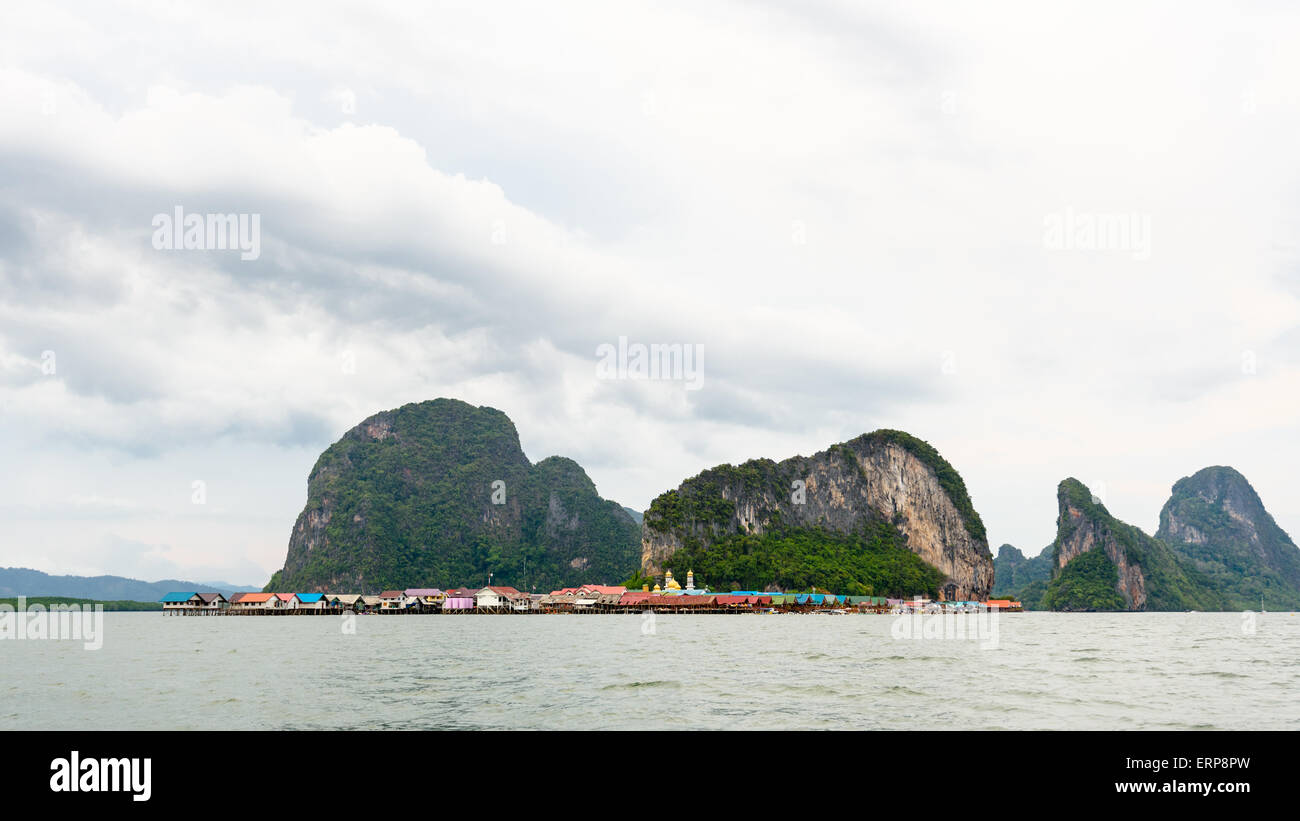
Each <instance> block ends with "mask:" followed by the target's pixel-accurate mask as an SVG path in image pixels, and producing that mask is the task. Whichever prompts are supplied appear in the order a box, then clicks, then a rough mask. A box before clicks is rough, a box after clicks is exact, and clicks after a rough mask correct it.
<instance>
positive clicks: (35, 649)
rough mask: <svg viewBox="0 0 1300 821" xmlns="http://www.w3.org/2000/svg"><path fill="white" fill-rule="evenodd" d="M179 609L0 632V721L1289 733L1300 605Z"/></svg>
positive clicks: (50, 725) (1296, 725)
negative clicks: (193, 612) (896, 611)
mask: <svg viewBox="0 0 1300 821" xmlns="http://www.w3.org/2000/svg"><path fill="white" fill-rule="evenodd" d="M1256 618H1257V622H1256V624H1255V631H1254V633H1253V634H1251V633H1247V632H1245V631H1243V624H1244V619H1245V617H1243V615H1242V614H1236V613H1195V614H1183V613H1126V614H1058V613H1023V614H1005V615H1002V616H1001V617H1000V619H999V622H998V641H997V647H996V648H982V647H981V642H979V641H973V640H969V639H967V640H944V639H923V640H916V639H896V638H894V637H893V633H892V631H891V625H892V624H893V623H894V617H891V616H880V615H856V614H854V615H847V616H815V615H780V616H758V615H752V616H751V615H744V616H707V615H701V616H687V615H660V616H658V617H657V618H656V619H655V621H654V624H653V628H654V630H653V632H652V633H649V634H647V633H646V632H645V630H646V625H645V622H644V621H643V619H642V618H641V617H640V616H454V617H453V616H398V617H389V616H363V617H359V618H355V619H354V624H355V628H356V630H355V634H346V633H344V632H343V630H342V629H341V625H342V622H341V620H340V619H339V618H338V617H334V616H327V617H237V618H230V617H226V618H177V617H164V616H162V615H161V614H157V613H106V614H104V620H105V624H104V631H105V636H104V643H103V647H102V649H100V650H97V651H87V650H85V649H83V648H82V645H81V644H80V643H79V642H71V641H64V642H56V641H28V640H23V641H15V640H7V641H0V693H3V700H0V729H43V730H45V729H69V730H79V729H171V730H192V729H205V730H206V729H240V730H249V729H281V728H283V729H336V728H342V729H352V728H357V729H395V728H396V729H417V728H418V729H425V728H428V729H515V728H524V729H809V728H817V729H821V728H825V729H855V730H861V729H952V730H970V729H1049V728H1050V729H1192V728H1207V729H1289V730H1295V729H1300V698H1297V696H1300V663H1297V659H1298V658H1300V616H1296V615H1295V614H1292V613H1268V614H1263V615H1260V616H1258V617H1256Z"/></svg>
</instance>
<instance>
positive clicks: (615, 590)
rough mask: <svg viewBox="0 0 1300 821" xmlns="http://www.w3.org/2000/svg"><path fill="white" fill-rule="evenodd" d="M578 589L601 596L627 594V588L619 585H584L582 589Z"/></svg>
mask: <svg viewBox="0 0 1300 821" xmlns="http://www.w3.org/2000/svg"><path fill="white" fill-rule="evenodd" d="M578 589H579V590H581V591H583V592H592V593H599V594H601V595H602V596H618V595H622V594H623V593H626V592H627V588H626V587H624V586H623V585H621V584H619V585H609V584H584V585H583V586H582V587H579V588H578Z"/></svg>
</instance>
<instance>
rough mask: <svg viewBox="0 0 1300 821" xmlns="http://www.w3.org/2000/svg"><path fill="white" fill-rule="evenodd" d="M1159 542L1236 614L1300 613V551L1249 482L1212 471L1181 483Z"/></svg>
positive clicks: (1164, 514) (1163, 517)
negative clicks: (1218, 593) (1262, 611)
mask: <svg viewBox="0 0 1300 821" xmlns="http://www.w3.org/2000/svg"><path fill="white" fill-rule="evenodd" d="M1156 536H1158V537H1159V538H1161V539H1163V540H1164V541H1166V542H1168V543H1169V545H1170V547H1172V548H1173V549H1174V551H1175V552H1177V553H1179V554H1181V555H1182V556H1185V557H1186V558H1188V559H1190V560H1191V561H1192V562H1193V563H1194V565H1195V566H1196V568H1197V569H1198V570H1199V571H1200V572H1202V573H1204V574H1205V575H1206V576H1207V577H1208V578H1209V579H1210V581H1211V582H1212V583H1213V584H1214V585H1215V586H1216V587H1217V588H1218V589H1219V590H1220V591H1221V592H1222V593H1223V595H1224V597H1225V599H1226V600H1227V603H1228V605H1229V606H1230V607H1232V608H1233V609H1253V608H1257V607H1259V606H1260V600H1261V598H1262V599H1263V602H1264V606H1265V608H1273V609H1288V610H1289V609H1295V608H1297V607H1300V548H1297V547H1296V544H1295V542H1293V541H1291V537H1290V536H1288V535H1287V534H1286V532H1285V531H1283V530H1282V528H1280V527H1278V525H1277V522H1275V521H1274V520H1273V517H1272V516H1270V515H1269V513H1268V511H1267V510H1265V509H1264V503H1263V502H1262V501H1261V500H1260V498H1259V495H1258V494H1257V493H1255V489H1254V488H1253V487H1251V485H1250V482H1248V481H1246V477H1245V476H1242V475H1241V474H1240V473H1238V472H1237V471H1236V470H1233V469H1232V468H1230V467H1208V468H1205V469H1203V470H1200V471H1198V472H1197V473H1195V474H1194V475H1192V476H1188V477H1186V478H1183V479H1180V480H1178V482H1177V483H1176V484H1175V485H1174V488H1173V495H1172V496H1170V498H1169V501H1168V502H1166V503H1165V506H1164V508H1163V509H1162V510H1161V511H1160V529H1159V530H1158V531H1156Z"/></svg>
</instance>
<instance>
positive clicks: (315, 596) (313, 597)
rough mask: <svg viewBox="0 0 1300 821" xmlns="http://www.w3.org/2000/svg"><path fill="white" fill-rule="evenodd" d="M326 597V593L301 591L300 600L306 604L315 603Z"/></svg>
mask: <svg viewBox="0 0 1300 821" xmlns="http://www.w3.org/2000/svg"><path fill="white" fill-rule="evenodd" d="M324 597H325V594H324V593H299V594H298V601H300V602H303V603H304V604H315V603H316V602H318V601H320V600H321V599H323V598H324Z"/></svg>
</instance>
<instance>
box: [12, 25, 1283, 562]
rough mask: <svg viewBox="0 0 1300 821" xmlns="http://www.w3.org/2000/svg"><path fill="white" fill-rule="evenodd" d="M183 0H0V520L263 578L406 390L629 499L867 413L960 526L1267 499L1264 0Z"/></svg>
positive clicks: (1278, 116) (1274, 426)
mask: <svg viewBox="0 0 1300 821" xmlns="http://www.w3.org/2000/svg"><path fill="white" fill-rule="evenodd" d="M184 5H185V4H176V3H126V4H120V5H115V4H109V3H86V4H84V5H83V4H72V3H64V4H59V7H58V8H53V7H47V6H46V4H32V3H18V4H15V3H9V4H5V5H4V6H3V8H2V9H0V106H2V108H0V460H2V461H3V466H4V467H3V470H0V566H4V565H8V566H27V567H34V568H37V569H40V570H45V571H48V572H53V573H117V574H122V575H128V576H135V577H141V578H146V579H156V578H163V577H181V578H188V579H193V580H217V579H220V580H226V581H230V582H236V583H248V584H262V583H264V582H265V581H266V579H267V578H268V576H269V574H270V573H271V572H272V571H273V570H275V569H277V568H278V567H280V566H281V564H282V563H283V560H284V555H285V550H286V546H287V543H288V538H289V531H290V527H291V525H292V524H293V522H294V519H295V518H296V517H297V515H298V513H299V511H300V510H301V509H302V506H303V504H304V502H305V499H306V486H307V474H308V472H309V470H310V469H311V467H312V464H313V463H314V462H315V459H316V457H317V456H318V455H319V453H320V451H322V450H323V449H324V448H325V447H327V446H328V445H329V444H330V443H331V442H333V441H334V440H336V439H337V438H338V437H339V436H340V435H341V434H342V433H344V432H345V431H346V430H347V429H349V428H350V427H352V426H353V425H355V424H356V423H357V422H359V421H361V420H362V419H363V418H365V417H366V416H368V415H370V414H372V413H374V412H377V411H380V410H383V409H387V408H392V407H396V406H398V405H401V404H403V403H406V402H412V401H418V400H424V399H432V398H435V397H439V396H449V397H456V398H460V399H463V400H466V401H468V402H471V403H474V404H478V405H490V406H492V407H495V408H499V409H501V410H502V411H504V412H505V413H507V414H508V415H509V416H510V418H511V419H512V420H514V423H515V425H516V427H517V428H518V430H519V434H520V437H521V440H522V445H523V448H524V451H525V452H526V453H527V454H528V456H529V457H530V458H531V459H532V460H533V461H537V460H539V459H541V458H543V457H546V456H548V455H552V454H561V455H565V456H569V457H572V458H574V459H576V460H577V461H578V462H579V463H581V464H582V465H583V466H584V467H585V468H586V470H587V472H588V473H589V474H590V475H591V477H592V479H593V480H594V481H595V483H596V485H597V487H598V489H599V490H600V492H601V494H602V495H604V496H606V497H608V498H613V499H616V500H618V501H619V502H621V503H623V504H626V505H628V506H631V507H634V508H638V509H644V508H645V507H646V506H647V505H648V504H649V502H650V500H651V499H653V498H654V497H655V496H656V495H658V494H659V493H661V492H663V491H664V490H667V489H669V488H671V487H674V486H676V485H677V484H678V483H679V482H681V481H682V480H683V479H685V478H687V477H689V476H692V475H694V474H695V473H698V472H699V471H700V470H702V469H704V468H706V467H709V466H712V465H714V464H718V463H721V462H732V463H735V462H739V461H743V460H745V459H747V458H753V457H760V456H763V457H771V458H774V459H782V458H785V457H788V456H791V455H794V454H797V453H802V454H805V455H807V454H811V453H812V452H815V451H817V450H821V449H824V448H825V447H826V446H827V445H829V444H831V443H833V442H837V441H842V440H844V439H847V438H850V437H852V436H856V435H858V434H860V433H863V432H865V431H870V430H874V429H876V428H881V427H893V428H901V429H903V430H907V431H910V432H911V433H913V434H915V435H917V436H919V437H921V438H923V439H925V440H927V441H929V442H930V443H932V444H933V445H935V446H936V447H937V448H938V449H939V450H940V452H941V453H943V454H944V456H946V457H947V458H948V459H949V461H951V462H952V463H953V464H954V465H955V466H956V467H957V469H958V470H959V471H960V472H961V473H962V475H963V476H964V477H965V480H966V483H967V486H968V488H969V489H970V492H971V496H972V497H973V499H974V503H975V507H976V509H977V510H978V511H979V512H980V513H981V515H982V516H983V518H984V521H985V523H986V525H987V527H988V532H989V538H990V542H991V544H992V545H993V546H994V547H996V546H997V545H999V544H1001V543H1003V542H1010V543H1012V544H1015V545H1017V546H1018V547H1020V548H1021V549H1023V550H1025V551H1026V552H1027V553H1030V554H1033V553H1037V552H1038V551H1039V550H1040V549H1041V548H1042V547H1043V546H1044V545H1046V544H1048V543H1050V542H1051V540H1052V538H1053V536H1054V532H1055V518H1056V503H1055V489H1056V485H1057V482H1059V481H1060V480H1061V479H1062V478H1064V477H1066V476H1075V477H1077V478H1079V479H1081V480H1082V481H1084V482H1085V483H1087V484H1089V485H1091V486H1093V488H1094V491H1096V492H1097V493H1098V495H1101V496H1102V497H1103V498H1104V500H1105V502H1106V503H1107V505H1108V507H1109V508H1110V509H1111V511H1112V512H1113V513H1115V514H1116V515H1117V516H1119V517H1121V518H1123V519H1125V520H1128V521H1130V522H1132V523H1134V524H1137V525H1139V526H1141V527H1142V528H1144V529H1145V530H1147V531H1149V532H1150V531H1153V530H1154V529H1155V527H1156V524H1157V515H1158V512H1159V510H1160V506H1161V505H1162V504H1163V503H1164V501H1165V499H1166V498H1167V497H1168V494H1169V489H1170V486H1171V485H1172V484H1173V483H1174V482H1175V481H1177V480H1178V479H1179V478H1181V477H1183V476H1187V475H1189V474H1191V473H1193V472H1195V471H1196V470H1198V469H1200V468H1202V467H1204V466H1207V465H1214V464H1227V465H1232V466H1234V467H1236V468H1238V469H1239V470H1241V471H1242V472H1243V473H1244V474H1245V475H1246V476H1247V477H1248V478H1249V479H1250V481H1251V482H1252V483H1253V484H1254V486H1255V488H1256V490H1258V491H1259V493H1260V494H1261V496H1262V497H1263V500H1264V503H1265V505H1266V506H1267V507H1268V508H1269V510H1270V511H1271V512H1272V513H1273V514H1274V516H1275V517H1276V518H1277V519H1278V521H1279V523H1280V524H1281V525H1282V527H1283V528H1284V529H1286V530H1287V531H1288V532H1290V533H1292V534H1293V535H1296V534H1298V533H1300V478H1297V473H1296V470H1295V465H1296V463H1297V456H1298V455H1300V454H1298V453H1297V445H1300V437H1297V408H1298V404H1300V208H1298V206H1300V151H1297V150H1296V136H1297V134H1300V99H1298V96H1297V85H1298V84H1300V52H1298V51H1297V50H1296V49H1295V48H1294V43H1295V42H1296V40H1297V36H1298V35H1300V20H1298V19H1297V17H1298V15H1300V12H1297V11H1296V10H1295V9H1288V8H1287V7H1286V4H1282V3H1278V4H1270V3H1263V4H1241V5H1242V6H1243V11H1242V12H1241V13H1240V14H1238V13H1236V12H1230V11H1228V10H1226V9H1224V8H1222V7H1220V8H1219V9H1218V10H1217V11H1214V12H1213V13H1211V12H1208V11H1206V10H1205V9H1203V8H1200V7H1193V6H1191V5H1189V4H1181V3H1173V2H1170V3H1146V4H1132V3H1097V2H1088V3H1078V4H1068V3H1052V4H1042V3H1025V4H994V5H992V6H990V5H989V4H966V3H951V4H933V3H927V4H914V3H893V4H886V5H864V4H862V3H860V2H852V3H843V4H837V3H831V2H799V3H788V4H787V3H775V2H774V3H766V4H763V3H759V4H755V3H747V4H743V5H742V4H730V3H700V2H682V3H664V2H656V3H647V4H644V5H633V4H624V3H608V2H592V3H570V2H561V3H544V4H542V3H517V4H515V3H495V2H494V3H484V2H468V3H464V4H459V3H458V4H451V3H439V4H436V5H437V6H438V8H437V9H436V10H435V9H421V10H415V11H413V10H410V9H407V8H404V6H403V5H402V4H394V3H383V2H368V3H366V4H364V7H357V8H353V9H343V8H326V7H322V5H321V4H317V3H310V4H308V3H302V4H292V5H291V4H274V5H273V6H272V7H271V8H270V9H269V10H268V7H267V4H264V3H248V4H245V3H238V2H233V3H223V4H220V5H219V6H213V5H211V4H193V8H191V9H190V10H188V11H187V10H185V8H184ZM411 5H421V6H422V5H424V4H411ZM1048 5H1050V7H1051V8H1050V9H1049V8H1047V7H1046V6H1048ZM1246 8H1248V11H1249V13H1248V14H1247V13H1246V12H1245V10H1244V9H1246ZM178 206H179V207H181V208H182V209H183V210H184V212H186V213H198V214H206V213H235V214H246V215H252V214H257V215H259V219H260V240H261V244H260V256H259V257H258V258H257V259H255V260H241V258H240V254H239V252H238V251H230V250H218V249H211V250H165V249H164V250H158V249H156V248H155V247H154V245H155V243H154V242H153V234H154V225H153V220H154V218H155V215H158V214H172V213H174V209H175V208H176V207H178ZM1099 224H1100V225H1103V226H1109V228H1111V229H1113V230H1111V231H1109V232H1106V231H1103V232H1102V233H1101V234H1089V226H1093V227H1096V226H1097V225H1099ZM1120 229H1123V230H1120ZM621 336H622V337H627V338H628V340H629V341H630V342H633V343H635V342H642V343H684V344H689V345H700V346H703V351H704V359H703V368H704V369H703V382H702V384H701V385H700V386H699V389H698V390H692V389H690V386H689V385H687V384H686V383H685V381H672V380H667V381H659V382H646V381H633V380H608V379H598V378H597V370H596V364H597V357H596V350H597V348H598V347H599V346H600V345H602V344H606V343H609V344H617V342H618V339H619V337H621ZM196 482H200V483H202V484H197V485H196V484H195V483H196Z"/></svg>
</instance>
